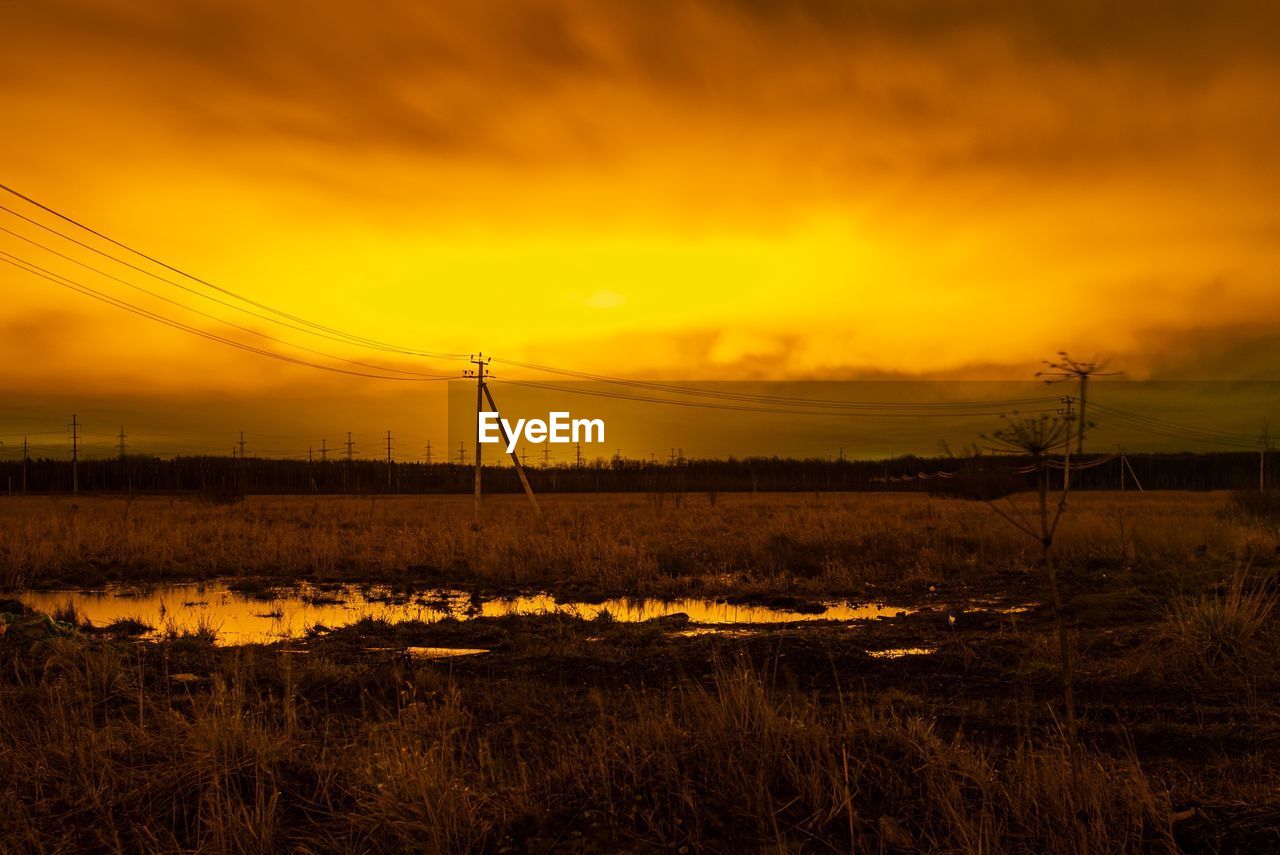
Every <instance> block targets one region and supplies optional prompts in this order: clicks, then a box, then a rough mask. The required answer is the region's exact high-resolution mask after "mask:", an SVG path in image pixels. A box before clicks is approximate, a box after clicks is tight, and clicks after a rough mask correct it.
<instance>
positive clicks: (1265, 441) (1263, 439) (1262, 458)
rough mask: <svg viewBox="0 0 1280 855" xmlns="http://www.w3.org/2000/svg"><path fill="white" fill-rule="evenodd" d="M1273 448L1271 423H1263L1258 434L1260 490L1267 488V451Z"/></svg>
mask: <svg viewBox="0 0 1280 855" xmlns="http://www.w3.org/2000/svg"><path fill="white" fill-rule="evenodd" d="M1270 449H1271V425H1263V426H1262V433H1261V434H1259V436H1258V490H1259V491H1262V490H1266V489H1267V452H1268V451H1269V450H1270Z"/></svg>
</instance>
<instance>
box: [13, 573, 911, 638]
mask: <svg viewBox="0 0 1280 855" xmlns="http://www.w3.org/2000/svg"><path fill="white" fill-rule="evenodd" d="M18 596H19V599H21V600H22V601H23V602H24V603H26V604H27V605H28V606H31V607H32V608H35V609H38V610H40V611H43V612H46V613H48V612H52V611H54V610H55V609H58V608H60V607H62V606H65V605H66V604H67V603H68V602H70V603H71V605H73V606H74V607H75V609H76V611H78V612H79V613H80V614H81V615H82V616H84V617H85V618H87V619H88V620H89V621H90V622H91V623H92V624H93V625H94V626H107V625H109V624H111V623H113V622H114V621H118V620H126V619H132V620H138V621H141V622H143V623H144V624H146V625H148V626H150V627H153V631H152V633H150V635H151V636H153V637H154V636H156V635H158V634H160V633H161V632H163V631H166V630H171V631H179V632H182V631H194V630H200V629H205V630H212V631H214V632H216V633H217V638H218V643H220V644H253V643H262V642H272V641H279V640H281V639H288V638H296V637H298V636H300V635H302V634H304V633H305V632H306V631H307V630H308V629H310V628H311V627H315V626H326V627H330V628H337V627H341V626H346V625H347V624H350V623H354V622H355V621H357V620H360V619H361V618H365V617H372V618H379V619H383V620H387V621H391V622H399V621H405V620H421V621H436V620H441V619H443V618H446V617H453V618H456V619H458V620H467V619H470V618H475V617H503V616H506V615H513V614H540V613H559V614H568V615H574V616H577V617H581V618H584V619H587V620H590V619H593V618H596V617H600V616H602V614H603V613H604V612H607V613H608V614H609V616H611V617H612V618H613V619H614V620H619V621H626V622H637V621H644V620H651V619H653V618H661V617H667V616H670V615H677V614H685V615H688V617H689V619H690V620H691V621H692V622H694V623H698V624H750V623H797V622H800V621H813V620H837V621H852V620H868V619H872V618H878V617H892V616H894V615H899V614H902V613H904V611H906V610H904V609H902V608H900V607H897V606H888V605H884V604H877V603H847V602H846V603H831V604H828V606H827V608H826V610H825V611H823V612H821V613H819V614H806V613H801V612H795V611H788V610H786V609H775V608H769V607H767V606H745V605H731V604H729V603H722V602H715V601H713V600H696V599H685V600H653V599H614V600H606V601H605V602H603V603H572V602H559V603H558V602H556V600H555V599H554V598H553V597H551V596H550V595H548V594H532V595H526V596H519V597H507V598H499V599H491V600H483V601H481V600H480V599H479V598H476V597H473V596H472V595H470V594H468V593H467V592H464V591H456V590H450V589H440V590H433V591H427V592H425V593H418V594H414V595H413V596H404V595H399V596H397V595H393V594H392V593H391V592H390V591H389V590H388V589H386V588H369V587H361V586H354V585H351V586H344V587H341V588H336V589H335V588H324V589H319V588H313V587H310V586H303V587H299V588H290V589H285V590H282V591H279V592H276V593H275V594H274V595H272V596H271V597H270V598H269V599H264V597H263V594H262V593H252V594H250V593H244V592H239V591H234V590H231V589H230V588H229V587H228V586H227V584H225V583H221V582H218V583H196V584H177V585H163V586H156V587H151V588H145V589H136V588H125V587H115V588H108V589H106V590H100V591H26V592H23V593H22V594H20V595H18Z"/></svg>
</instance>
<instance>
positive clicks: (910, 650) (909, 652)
mask: <svg viewBox="0 0 1280 855" xmlns="http://www.w3.org/2000/svg"><path fill="white" fill-rule="evenodd" d="M937 652H938V649H937V648H936V647H886V648H885V649H884V650H868V651H867V655H868V656H870V657H872V658H874V659H901V658H902V657H903V656H928V655H929V654H931V653H937Z"/></svg>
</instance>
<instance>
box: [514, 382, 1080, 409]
mask: <svg viewBox="0 0 1280 855" xmlns="http://www.w3.org/2000/svg"><path fill="white" fill-rule="evenodd" d="M489 379H490V380H491V381H492V382H495V383H509V384H513V385H516V386H526V387H529V388H533V389H549V390H551V391H556V392H565V393H568V394H572V395H591V396H594V397H599V398H613V399H617V400H625V401H639V402H642V403H650V404H669V405H671V406H678V407H695V408H699V409H712V410H731V411H737V412H748V413H773V414H779V415H801V416H804V415H808V416H836V417H844V418H853V417H872V418H959V417H964V416H968V417H978V416H999V415H1005V414H1007V412H1008V411H1007V410H1005V411H984V412H956V411H949V412H927V411H924V412H922V411H914V412H900V411H896V410H892V409H890V410H888V411H872V410H862V411H857V410H854V411H831V410H797V409H790V408H786V407H762V406H749V405H746V404H728V403H723V404H722V403H711V402H709V401H677V400H673V399H670V398H654V397H649V396H644V395H629V394H626V393H623V392H605V391H601V390H593V389H575V388H572V387H568V386H556V385H553V384H550V383H543V382H540V381H528V380H504V379H501V378H493V377H490V378H489ZM1053 400H1057V399H1053ZM1024 412H1026V413H1043V412H1053V410H1049V409H1039V410H1026V411H1024Z"/></svg>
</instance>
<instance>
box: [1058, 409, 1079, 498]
mask: <svg viewBox="0 0 1280 855" xmlns="http://www.w3.org/2000/svg"><path fill="white" fill-rule="evenodd" d="M1061 401H1062V409H1060V410H1058V415H1060V416H1062V418H1063V419H1064V420H1065V421H1066V423H1067V431H1066V438H1065V439H1064V440H1063V443H1062V492H1063V493H1066V492H1067V489H1068V488H1069V487H1070V486H1071V420H1072V419H1074V418H1075V403H1076V399H1075V398H1073V397H1071V396H1070V395H1064V396H1063V397H1062V399H1061Z"/></svg>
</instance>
